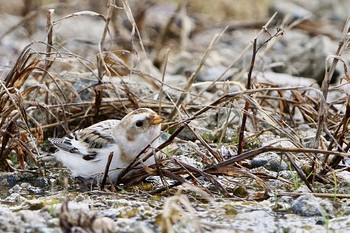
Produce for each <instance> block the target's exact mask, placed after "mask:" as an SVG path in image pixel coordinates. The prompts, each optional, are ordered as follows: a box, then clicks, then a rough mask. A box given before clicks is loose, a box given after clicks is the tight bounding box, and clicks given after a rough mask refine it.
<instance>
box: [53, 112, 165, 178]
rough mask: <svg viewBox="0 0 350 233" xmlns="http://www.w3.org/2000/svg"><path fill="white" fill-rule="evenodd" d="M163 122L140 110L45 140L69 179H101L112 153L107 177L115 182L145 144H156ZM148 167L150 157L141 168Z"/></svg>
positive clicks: (157, 143) (158, 142)
mask: <svg viewBox="0 0 350 233" xmlns="http://www.w3.org/2000/svg"><path fill="white" fill-rule="evenodd" d="M163 120H164V119H163V118H162V117H160V116H159V115H158V114H157V113H155V112H154V111H153V110H151V109H148V108H140V109H137V110H135V111H132V112H130V113H129V114H127V115H126V116H125V117H124V118H123V119H121V120H120V121H119V120H106V121H102V122H99V123H97V124H94V125H91V126H89V127H87V128H85V129H80V130H77V131H75V132H73V133H71V134H70V135H68V136H66V137H64V138H49V141H50V142H51V143H52V144H53V145H54V146H55V147H56V148H58V151H57V152H55V153H54V154H53V155H54V157H55V158H56V160H58V161H60V162H62V163H63V165H64V166H66V167H67V168H68V169H69V170H70V171H71V174H72V176H73V177H75V178H82V179H84V180H87V179H91V178H100V179H101V178H102V177H103V175H104V172H105V169H106V165H107V161H108V157H109V154H110V153H111V152H113V158H112V161H111V164H110V166H109V172H108V176H109V178H110V179H111V180H115V179H116V178H117V177H118V174H119V173H120V172H121V170H122V169H124V168H125V167H127V166H128V165H129V164H130V163H131V162H133V161H134V159H135V158H136V156H137V155H139V153H140V152H141V151H142V150H144V149H145V148H146V147H147V146H148V145H151V147H153V148H154V147H157V146H158V145H159V144H160V140H158V137H159V135H160V133H161V123H162V122H163ZM147 152H149V150H148V151H147ZM145 154H147V153H144V154H143V155H145ZM140 158H142V156H141V157H140ZM151 164H154V157H153V156H151V157H150V158H149V159H148V160H147V161H146V162H145V165H151Z"/></svg>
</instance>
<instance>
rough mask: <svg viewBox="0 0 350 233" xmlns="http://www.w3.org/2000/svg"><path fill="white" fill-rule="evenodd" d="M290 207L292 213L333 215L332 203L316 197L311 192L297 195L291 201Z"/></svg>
mask: <svg viewBox="0 0 350 233" xmlns="http://www.w3.org/2000/svg"><path fill="white" fill-rule="evenodd" d="M291 209H292V211H293V213H295V214H298V215H300V216H305V217H311V216H323V217H325V216H333V215H334V208H333V205H332V204H331V203H330V202H329V201H327V200H323V199H320V198H316V197H315V196H313V195H312V194H306V195H303V196H300V197H298V198H297V199H296V200H295V201H294V202H293V204H292V207H291Z"/></svg>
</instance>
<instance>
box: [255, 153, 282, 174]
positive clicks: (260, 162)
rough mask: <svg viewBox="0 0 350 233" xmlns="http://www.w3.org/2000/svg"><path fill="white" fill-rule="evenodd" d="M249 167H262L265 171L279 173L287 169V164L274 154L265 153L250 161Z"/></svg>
mask: <svg viewBox="0 0 350 233" xmlns="http://www.w3.org/2000/svg"><path fill="white" fill-rule="evenodd" d="M251 165H252V167H253V168H257V167H261V166H263V167H264V168H266V169H267V170H270V171H274V172H279V171H284V170H287V169H288V164H287V163H286V162H284V161H283V160H282V158H281V156H279V155H278V154H276V153H266V154H263V155H259V156H257V157H255V158H253V159H252V161H251Z"/></svg>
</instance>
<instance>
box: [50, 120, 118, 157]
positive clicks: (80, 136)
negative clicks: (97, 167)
mask: <svg viewBox="0 0 350 233" xmlns="http://www.w3.org/2000/svg"><path fill="white" fill-rule="evenodd" d="M118 122H119V121H118V120H106V121H102V122H100V123H97V124H94V125H92V126H90V127H88V128H85V129H81V130H77V131H75V132H73V133H71V134H69V135H68V136H66V137H64V138H49V141H50V142H51V143H52V144H53V145H54V146H55V147H57V148H58V149H60V150H63V151H66V152H68V153H73V154H80V155H81V156H82V158H83V159H85V160H93V159H95V158H96V155H97V151H98V149H103V148H106V147H108V146H110V145H111V144H113V143H114V138H113V136H112V128H113V127H114V126H116V125H117V124H118Z"/></svg>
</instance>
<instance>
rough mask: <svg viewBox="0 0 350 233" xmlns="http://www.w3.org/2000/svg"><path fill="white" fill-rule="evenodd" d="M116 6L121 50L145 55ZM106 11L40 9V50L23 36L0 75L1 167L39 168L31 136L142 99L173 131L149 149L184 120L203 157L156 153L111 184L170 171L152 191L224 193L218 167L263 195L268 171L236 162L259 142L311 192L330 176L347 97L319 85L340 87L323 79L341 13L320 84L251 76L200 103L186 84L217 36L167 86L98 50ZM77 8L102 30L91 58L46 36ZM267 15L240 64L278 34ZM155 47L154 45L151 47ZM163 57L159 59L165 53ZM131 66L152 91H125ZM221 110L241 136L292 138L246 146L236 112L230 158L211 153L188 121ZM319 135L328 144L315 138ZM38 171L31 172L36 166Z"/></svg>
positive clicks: (343, 139)
mask: <svg viewBox="0 0 350 233" xmlns="http://www.w3.org/2000/svg"><path fill="white" fill-rule="evenodd" d="M110 3H111V2H110ZM119 7H120V9H118V12H119V13H121V12H124V13H125V14H126V15H127V19H128V20H129V22H130V24H131V26H132V27H131V30H130V35H129V36H130V38H131V44H132V45H133V46H132V47H133V49H134V50H132V51H126V52H125V53H131V54H136V56H137V58H138V59H148V58H147V52H146V50H147V49H151V50H152V49H153V48H155V47H150V48H149V46H150V45H148V48H146V46H145V45H144V44H143V41H142V38H141V34H142V33H140V30H142V28H139V27H138V26H137V22H138V21H137V20H135V18H134V15H133V14H132V11H131V7H130V6H129V5H128V2H127V1H121V4H120V5H119ZM115 10H116V8H115V6H114V5H113V4H109V6H108V8H107V13H106V15H105V16H104V15H102V14H99V13H95V12H77V13H74V14H71V15H68V16H67V17H65V18H62V19H60V20H56V21H54V20H52V17H51V16H50V13H49V14H48V18H47V26H48V27H47V35H48V39H47V43H45V46H46V47H45V48H46V49H45V51H44V52H40V51H38V50H36V49H34V47H35V46H34V45H33V44H30V45H28V46H27V47H26V48H25V49H24V50H23V52H22V54H21V55H20V56H19V57H18V59H17V62H16V63H15V65H14V66H13V67H12V69H11V71H10V72H9V73H8V74H7V75H6V77H5V79H4V80H3V81H2V82H1V87H0V109H1V111H0V112H1V114H0V119H1V121H0V129H1V131H0V140H1V149H0V166H1V170H4V171H14V170H26V169H27V168H28V166H34V167H37V168H40V167H39V164H38V163H37V161H36V158H37V156H38V155H39V154H41V153H42V151H41V145H42V143H43V142H45V139H46V138H47V137H48V136H52V135H53V134H56V135H57V136H63V135H65V134H66V133H67V132H69V131H71V130H74V129H77V128H82V127H86V126H88V125H91V124H92V123H95V122H97V121H100V120H103V119H106V118H116V117H117V118H118V117H119V118H120V117H122V116H123V115H124V114H125V113H126V112H127V111H128V110H130V109H132V108H138V107H150V108H153V109H155V110H157V111H159V112H161V114H162V115H163V116H165V117H166V118H167V120H168V122H167V124H166V126H167V129H169V130H172V131H173V133H172V136H171V137H170V138H169V139H168V140H167V141H166V142H165V143H164V144H163V145H161V146H160V147H158V148H156V149H155V151H161V150H163V149H164V148H165V147H166V146H168V145H170V144H171V143H174V140H175V137H176V136H177V135H179V134H180V133H181V132H182V131H183V130H184V129H186V128H187V129H188V128H189V129H190V132H192V133H193V134H194V136H195V137H196V138H197V139H198V141H199V142H200V144H201V146H202V147H201V148H202V149H201V150H202V151H200V152H201V153H202V156H203V158H206V160H205V161H206V164H204V165H205V166H204V167H205V168H203V169H199V168H197V167H194V166H192V165H189V164H186V163H184V162H182V161H179V160H177V159H175V158H174V159H167V160H166V161H160V162H159V163H158V164H157V165H155V166H153V167H150V168H146V169H145V170H144V171H140V172H139V173H137V174H135V175H134V176H133V177H124V175H125V174H126V173H127V172H128V171H129V170H130V168H131V166H130V167H128V168H126V170H125V171H124V172H123V173H122V174H121V175H120V179H119V180H118V182H117V184H119V183H123V184H124V185H131V184H135V183H137V182H140V181H142V180H143V179H144V178H146V177H148V176H154V175H158V176H161V177H162V178H163V180H165V181H166V180H168V179H171V180H175V182H174V183H173V184H171V185H168V184H167V183H166V182H164V187H162V188H160V189H158V190H154V191H153V193H155V192H160V191H163V190H170V188H172V187H175V186H178V185H180V184H184V183H192V184H193V185H195V186H197V187H199V188H201V189H203V190H205V191H206V192H208V193H210V194H217V193H221V194H223V195H225V196H230V195H231V194H230V193H229V192H228V191H227V187H225V186H224V185H222V183H221V182H220V176H227V177H237V176H244V177H247V178H249V179H252V180H254V181H255V182H256V183H257V184H258V187H259V188H258V189H259V190H258V192H257V193H256V195H255V196H253V197H252V198H254V199H259V200H260V199H264V198H266V197H268V196H269V195H271V193H270V192H271V190H270V189H269V187H268V185H267V184H266V182H265V180H266V179H269V178H271V177H266V176H264V175H263V174H254V173H252V172H251V171H250V170H249V169H248V168H245V167H244V166H243V165H244V163H241V164H240V162H243V161H244V160H247V159H251V158H253V157H254V156H257V155H259V154H261V153H264V152H267V151H274V152H279V153H281V154H283V155H285V156H286V157H287V159H288V160H289V161H290V163H291V165H292V167H293V168H294V169H295V170H296V171H297V172H298V175H299V177H300V179H301V180H302V181H303V182H305V184H306V185H307V186H308V187H309V189H310V191H314V183H315V181H316V180H317V181H322V182H330V183H332V179H328V177H327V176H326V175H327V173H329V172H330V171H332V172H333V171H334V170H335V169H337V166H338V165H339V163H340V161H341V159H342V158H343V157H346V156H348V155H347V153H348V151H349V147H350V143H349V139H350V135H349V132H348V127H349V126H348V122H349V118H350V98H349V94H347V93H344V94H346V96H345V97H344V98H341V99H339V100H337V102H330V103H327V102H326V101H325V100H326V97H327V93H329V92H330V91H339V90H340V91H341V89H340V86H338V87H330V86H329V78H330V77H331V76H332V72H333V71H334V67H335V66H336V65H337V61H338V60H340V61H341V56H342V53H343V52H344V50H345V48H349V44H350V38H349V34H348V31H349V28H350V23H349V22H348V23H347V24H346V25H345V27H344V34H343V37H342V38H341V41H340V44H339V49H338V51H337V54H336V55H337V56H336V57H330V58H329V59H331V60H332V61H333V63H332V64H331V67H330V68H329V70H328V72H326V77H325V79H324V80H325V81H324V83H323V84H322V88H321V90H318V89H316V88H312V87H293V88H290V87H278V86H274V85H271V84H265V83H251V85H248V86H247V89H243V90H241V91H238V92H235V93H224V94H223V95H222V96H221V97H218V98H217V99H215V100H213V101H212V102H211V103H203V105H205V106H203V105H198V104H196V103H198V101H197V102H195V100H196V99H197V98H198V96H201V94H202V93H203V91H202V92H200V91H198V90H196V88H194V87H193V83H194V80H195V77H196V76H197V75H198V73H199V71H200V69H201V67H202V65H203V63H204V61H205V59H206V58H207V57H208V56H210V51H211V49H212V46H214V45H215V43H216V42H217V41H218V40H219V39H220V35H217V36H215V37H214V39H213V41H212V43H211V44H210V46H209V47H208V49H207V51H206V52H204V53H203V59H202V61H201V62H200V63H199V64H198V66H197V67H196V70H195V71H194V72H193V73H191V74H190V75H189V76H188V77H189V78H188V82H187V84H186V85H185V86H184V88H183V89H181V88H180V89H179V88H178V87H172V86H170V87H169V86H167V84H165V83H163V82H162V80H159V79H157V78H155V77H152V76H150V75H148V74H146V73H145V72H143V71H142V70H137V69H136V68H134V66H133V62H132V61H130V60H129V59H128V58H125V57H123V56H122V54H124V55H125V53H117V52H115V51H111V50H108V48H109V47H108V46H106V40H107V37H109V36H110V34H111V31H110V29H109V27H110V24H111V21H112V19H113V16H112V13H113V12H114V11H115ZM82 15H84V16H88V17H98V18H99V19H102V20H103V21H104V22H105V28H104V32H103V34H102V35H101V40H100V43H99V45H98V54H97V59H96V60H97V61H96V62H94V61H90V60H86V59H84V58H82V57H80V56H79V55H77V54H74V53H71V52H69V51H68V52H67V51H65V50H64V49H62V47H61V46H60V45H58V44H55V42H54V40H53V36H54V35H55V25H56V24H58V23H59V22H60V21H61V20H67V19H68V18H70V17H80V16H82ZM140 17H141V16H140ZM138 20H140V18H138ZM271 21H272V18H271V20H269V21H268V22H267V23H266V24H265V26H264V27H263V29H261V31H260V32H259V33H258V34H257V38H259V37H260V36H261V35H262V34H267V35H268V36H269V38H268V40H267V41H266V43H264V44H262V45H256V44H254V48H253V50H254V53H253V59H252V62H251V66H250V71H252V70H253V69H254V58H255V57H256V56H258V55H259V49H260V48H262V47H265V46H266V45H267V46H266V47H269V45H270V43H273V39H275V38H277V37H278V36H280V34H278V33H279V32H280V31H277V34H276V35H271V34H270V33H267V32H269V31H272V30H271V29H270V22H271ZM223 33H224V32H223ZM165 34H166V30H165V31H163V33H160V34H159V36H160V37H164V35H165ZM272 34H273V33H272ZM221 35H222V34H221ZM163 40H164V38H158V40H157V41H163ZM153 46H155V45H153ZM251 46H252V44H251V43H249V42H247V47H246V48H244V49H242V53H241V55H240V56H239V57H238V58H237V59H236V60H235V61H234V62H233V63H232V64H231V65H230V66H229V67H228V69H229V68H230V67H232V66H233V65H234V64H235V62H237V61H238V60H239V59H240V58H241V56H243V55H244V54H245V53H247V52H248V51H249V49H250V48H251ZM259 46H260V47H259ZM155 49H156V50H157V49H158V48H155ZM126 57H127V56H126ZM159 60H162V59H160V58H157V59H153V61H157V62H158V61H159ZM72 61H73V62H74V63H76V64H80V65H81V66H83V67H84V68H85V69H87V70H91V72H89V73H90V76H89V78H88V79H87V81H88V82H86V83H84V82H83V81H86V80H84V77H83V75H82V74H81V75H80V74H76V78H79V79H76V80H74V81H72V80H69V79H66V77H64V76H60V75H58V74H57V73H55V72H53V71H52V70H53V69H54V67H55V66H59V64H62V63H63V64H68V63H71V62H72ZM148 61H150V59H149V60H148ZM163 63H164V64H166V62H165V61H163ZM344 67H345V68H344V69H345V76H344V79H343V83H348V82H349V80H350V76H349V74H348V67H347V66H346V64H344ZM164 69H165V68H164ZM93 71H96V72H93ZM131 74H132V75H136V76H137V77H138V78H140V80H142V81H144V82H146V83H148V84H149V85H151V86H152V87H153V88H154V90H156V91H154V93H151V94H149V95H146V96H138V95H137V94H135V93H134V91H133V90H132V88H131V87H129V86H128V84H127V83H126V82H124V78H125V77H127V76H128V75H131ZM124 76H125V77H124ZM250 76H251V72H250ZM104 77H110V78H111V79H112V78H115V79H118V80H121V86H116V85H113V83H112V82H108V81H104ZM79 82H82V83H79ZM79 84H82V85H83V87H82V88H80V90H77V88H76V85H79ZM219 84H221V83H220V82H218V81H215V82H213V83H212V84H211V86H215V85H219ZM165 87H168V88H171V89H173V90H177V91H180V92H181V93H180V95H179V98H178V99H169V98H167V97H168V96H169V95H168V93H167V91H166V90H165ZM159 93H161V94H159ZM315 93H316V95H315ZM155 96H158V99H155V98H154V97H155ZM160 97H162V99H160ZM186 97H190V98H186ZM188 99H190V101H188ZM185 100H186V101H185ZM242 104H243V105H244V106H245V107H244V108H241V107H240V106H242ZM339 105H340V106H343V107H345V112H344V113H342V112H341V111H340V110H339V108H338V107H337V106H339ZM221 110H232V111H233V110H234V111H237V112H238V113H239V114H240V115H241V116H244V117H243V119H246V120H249V121H250V122H252V124H253V125H254V126H255V127H256V129H255V130H254V131H253V132H249V133H250V135H249V138H253V139H256V140H258V139H259V137H261V136H262V135H261V132H263V131H270V132H271V133H273V134H274V135H276V136H280V137H282V138H285V139H286V140H288V141H290V142H291V143H292V144H293V145H294V147H293V148H281V147H275V146H274V145H273V144H271V145H269V146H265V147H258V148H249V144H248V141H249V138H247V136H246V127H245V124H246V123H245V122H246V121H242V123H241V125H240V127H239V126H237V128H240V131H237V132H238V133H239V143H238V144H237V147H238V148H237V151H238V153H237V154H235V155H232V156H233V157H232V158H231V159H225V158H224V156H223V154H222V153H220V150H219V147H220V144H218V143H217V144H215V143H211V142H208V141H206V140H205V139H204V138H203V135H199V134H197V133H196V132H195V130H194V129H193V128H192V126H191V124H190V123H191V121H193V120H196V119H199V118H201V117H205V116H206V115H207V114H210V113H215V112H218V111H221ZM296 111H299V112H300V113H301V115H302V116H303V119H304V121H305V122H306V123H307V124H309V125H311V126H313V127H317V129H318V134H317V136H316V138H315V142H314V146H313V148H306V147H305V146H304V145H303V143H302V140H303V139H302V138H300V136H298V135H297V133H296V132H295V131H294V130H293V127H294V126H295V122H293V119H292V116H293V113H294V112H296ZM165 130H166V129H165ZM326 138H327V139H326ZM327 140H329V141H330V142H331V143H329V144H328V145H327V146H325V145H326V141H327ZM229 146H230V147H234V146H235V145H234V142H231V143H230V145H229ZM321 155H322V156H321ZM323 155H326V156H323ZM149 156H151V154H150V155H149ZM10 158H14V160H16V161H13V162H10V161H9V159H10ZM299 159H306V160H307V162H308V163H309V165H310V166H309V167H310V169H308V170H305V169H303V168H301V167H299V166H298V165H297V163H296V162H295V161H297V160H299ZM165 162H167V163H165ZM135 163H138V161H137V160H135V162H134V163H133V164H132V165H134V164H135ZM39 172H41V171H40V169H39ZM200 178H202V179H204V180H205V181H206V182H209V183H210V184H211V185H212V187H214V188H213V189H207V188H205V187H204V185H203V184H202V180H201V179H200ZM173 203H180V204H181V205H182V206H185V211H187V212H188V213H191V208H190V207H189V206H187V205H186V203H187V200H186V198H184V197H183V196H181V195H180V196H178V197H174V200H169V201H168V203H167V205H169V206H170V207H171V208H172V209H177V211H180V209H179V208H178V206H179V205H180V204H176V205H174V204H173ZM170 207H169V208H170ZM169 218H170V217H169V216H166V215H165V216H164V223H163V224H164V227H165V228H167V227H168V225H167V224H168V221H170V220H169Z"/></svg>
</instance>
